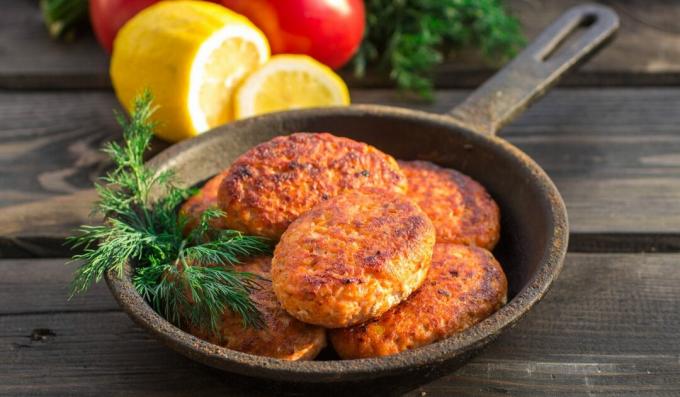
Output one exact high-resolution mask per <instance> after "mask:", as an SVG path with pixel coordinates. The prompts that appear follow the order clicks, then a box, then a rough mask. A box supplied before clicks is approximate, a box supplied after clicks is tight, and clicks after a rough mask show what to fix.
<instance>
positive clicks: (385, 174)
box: [218, 133, 406, 239]
mask: <svg viewBox="0 0 680 397" xmlns="http://www.w3.org/2000/svg"><path fill="white" fill-rule="evenodd" d="M360 187H377V188H384V189H386V190H390V191H394V192H399V193H404V192H405V191H406V178H405V177H404V175H403V174H402V172H401V170H400V169H399V166H398V165H397V162H396V160H394V158H392V157H391V156H388V155H387V154H385V153H383V152H381V151H379V150H378V149H376V148H374V147H373V146H370V145H367V144H365V143H360V142H356V141H353V140H351V139H347V138H340V137H336V136H333V135H331V134H328V133H295V134H292V135H288V136H280V137H276V138H274V139H272V140H270V141H267V142H264V143H262V144H259V145H257V146H255V147H254V148H252V149H250V150H249V151H248V152H246V153H245V154H243V155H242V156H241V157H239V158H238V159H237V160H236V161H235V162H234V163H233V164H232V165H231V167H230V168H229V173H228V175H227V176H226V178H225V179H224V181H223V182H222V184H221V186H220V189H219V193H218V197H219V201H220V206H221V207H222V209H223V210H224V211H225V212H226V213H227V215H228V216H227V219H226V224H227V227H228V228H231V229H235V230H240V231H242V232H244V233H246V234H251V235H258V236H265V237H269V238H272V239H278V238H279V237H280V236H281V234H282V233H283V232H284V231H285V230H286V228H287V227H288V225H290V223H291V222H292V221H294V220H295V219H296V218H297V217H298V216H300V215H301V214H302V213H304V212H306V211H307V210H309V209H311V208H312V207H313V206H315V205H316V204H318V203H319V202H321V201H324V200H328V199H329V198H331V197H334V196H336V195H338V194H340V193H342V192H345V191H349V190H352V189H356V188H360Z"/></svg>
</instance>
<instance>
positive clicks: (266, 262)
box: [190, 256, 326, 360]
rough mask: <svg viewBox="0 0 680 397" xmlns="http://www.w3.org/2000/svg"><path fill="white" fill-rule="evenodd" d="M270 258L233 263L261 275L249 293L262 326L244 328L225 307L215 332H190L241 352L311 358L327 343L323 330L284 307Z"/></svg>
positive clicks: (241, 322)
mask: <svg viewBox="0 0 680 397" xmlns="http://www.w3.org/2000/svg"><path fill="white" fill-rule="evenodd" d="M271 259H272V258H271V257H270V256H262V257H257V258H252V259H250V260H248V261H247V262H245V263H243V264H239V265H236V266H235V267H236V270H239V271H244V272H250V273H254V274H257V275H259V276H261V277H263V278H264V280H260V281H258V283H259V284H260V286H261V288H260V289H259V290H256V291H254V292H253V293H252V294H251V298H252V300H253V302H254V303H255V304H256V305H257V307H258V309H259V310H260V313H261V314H262V319H263V321H264V326H263V327H262V328H260V329H258V328H254V327H247V328H244V327H243V321H242V318H241V316H240V315H239V314H236V313H234V312H232V311H231V310H226V311H225V312H224V314H223V315H222V318H221V321H220V323H219V333H218V334H214V333H206V332H205V331H202V330H199V329H197V328H192V329H190V332H191V333H192V334H194V335H196V336H198V337H199V338H202V339H205V340H208V341H210V342H212V343H214V344H217V345H220V346H224V347H226V348H228V349H232V350H237V351H240V352H244V353H250V354H255V355H258V356H268V357H274V358H280V359H283V360H312V359H314V357H316V355H317V354H318V353H319V351H321V349H322V348H323V347H324V346H326V330H324V329H323V328H321V327H317V326H314V325H310V324H305V323H303V322H301V321H298V320H296V319H294V318H293V317H291V316H290V315H289V314H288V313H287V312H286V311H285V310H283V308H282V307H281V305H280V304H279V302H278V301H277V300H276V296H275V295H274V291H272V287H271V281H269V279H270V277H271V275H270V271H271Z"/></svg>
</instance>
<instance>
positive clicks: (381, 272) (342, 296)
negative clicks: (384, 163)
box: [272, 189, 435, 328]
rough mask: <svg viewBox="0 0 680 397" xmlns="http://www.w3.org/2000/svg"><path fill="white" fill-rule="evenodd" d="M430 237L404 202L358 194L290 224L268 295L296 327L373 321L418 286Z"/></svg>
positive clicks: (373, 192) (428, 226) (381, 194)
mask: <svg viewBox="0 0 680 397" xmlns="http://www.w3.org/2000/svg"><path fill="white" fill-rule="evenodd" d="M434 240H435V232H434V227H433V226H432V223H431V222H430V220H429V219H428V218H427V216H426V215H425V213H423V211H422V210H421V209H420V208H418V206H417V205H416V204H415V203H413V202H412V201H410V200H408V199H407V198H406V197H405V196H403V195H401V194H398V193H393V192H389V191H386V190H382V189H361V190H355V191H351V192H348V193H345V194H342V195H339V196H336V197H334V198H332V199H330V200H328V201H325V202H322V203H321V204H319V205H317V206H316V207H314V208H313V209H311V210H310V211H308V212H307V213H305V214H303V215H302V216H301V217H299V218H298V219H297V220H296V221H295V222H293V223H292V224H291V225H290V227H289V228H288V230H286V232H285V233H284V234H283V236H282V237H281V241H280V242H279V244H278V245H277V246H276V249H275V251H274V259H273V261H272V282H273V287H274V292H275V293H276V296H277V298H278V299H279V301H280V302H281V304H282V305H283V307H284V308H285V309H286V310H287V311H288V312H289V313H290V314H291V315H292V316H294V317H296V318H298V319H300V320H301V321H304V322H307V323H311V324H318V325H322V326H324V327H328V328H338V327H345V326H349V325H353V324H358V323H361V322H364V321H366V320H369V319H371V318H373V317H376V316H379V315H380V314H382V313H384V312H385V311H387V310H389V309H390V308H391V307H393V306H395V305H396V304H398V303H399V302H401V301H402V300H404V299H406V297H408V296H409V295H410V294H411V292H413V291H414V290H415V289H416V288H418V287H419V286H420V284H421V283H422V281H423V279H424V278H425V274H426V273H427V269H428V268H429V265H430V260H431V257H432V249H433V246H434Z"/></svg>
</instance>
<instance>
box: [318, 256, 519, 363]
mask: <svg viewBox="0 0 680 397" xmlns="http://www.w3.org/2000/svg"><path fill="white" fill-rule="evenodd" d="M507 289H508V284H507V280H506V278H505V274H504V273H503V269H502V268H501V266H500V265H499V264H498V262H497V261H496V259H494V257H493V255H492V254H491V253H490V252H489V251H487V250H485V249H483V248H479V247H474V246H466V245H459V244H446V243H437V244H436V245H435V247H434V255H433V256H432V265H431V266H430V271H429V273H428V275H427V278H426V279H425V282H424V283H423V285H422V287H420V288H419V289H418V290H417V291H416V292H414V293H413V294H412V295H411V296H410V297H409V298H408V299H407V300H406V301H404V302H403V303H401V304H400V305H398V306H396V307H395V308H393V309H391V310H390V311H388V312H387V313H385V314H383V315H382V316H381V317H379V318H377V319H374V320H372V321H369V322H367V323H365V324H361V325H357V326H354V327H350V328H342V329H335V330H331V331H330V334H329V336H330V340H331V343H332V344H333V347H334V348H335V350H336V351H337V353H338V354H339V355H340V357H342V358H344V359H352V358H366V357H376V356H387V355H391V354H396V353H399V352H401V351H404V350H408V349H414V348H417V347H419V346H424V345H427V344H430V343H433V342H436V341H438V340H442V339H445V338H448V337H450V336H451V335H453V334H455V333H457V332H460V331H463V330H464V329H466V328H468V327H470V326H472V325H474V324H476V323H477V322H479V321H481V320H483V319H484V318H486V317H488V316H489V315H491V314H492V313H493V312H495V311H496V310H498V309H499V308H500V307H501V306H503V305H504V304H505V302H506V299H507V298H506V297H507Z"/></svg>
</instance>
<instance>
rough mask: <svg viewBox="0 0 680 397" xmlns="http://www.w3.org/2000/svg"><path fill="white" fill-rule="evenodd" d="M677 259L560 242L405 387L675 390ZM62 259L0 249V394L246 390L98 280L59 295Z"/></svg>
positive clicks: (679, 381)
mask: <svg viewBox="0 0 680 397" xmlns="http://www.w3.org/2000/svg"><path fill="white" fill-rule="evenodd" d="M678 263H680V255H678V254H654V255H640V254H635V255H634V254H619V255H612V254H570V255H568V257H567V263H566V265H565V269H564V271H563V273H562V275H561V276H560V278H559V279H558V281H557V282H556V284H555V286H554V288H553V290H552V291H551V292H550V293H549V294H548V296H547V297H546V299H545V300H544V301H543V302H541V303H540V304H539V305H538V306H537V307H536V308H535V309H534V310H533V311H532V312H531V313H530V314H529V315H528V316H527V318H526V319H524V320H523V321H522V322H520V324H519V325H518V326H517V327H516V328H514V329H512V330H510V331H509V332H507V333H506V334H504V335H503V336H501V337H500V338H499V340H498V341H496V342H495V343H494V344H492V345H491V346H490V347H489V348H488V349H487V350H485V351H484V352H482V353H481V354H480V355H479V356H477V357H476V358H474V359H473V360H472V361H471V362H470V363H469V364H468V365H466V366H465V367H463V368H462V369H461V370H459V371H457V372H455V373H453V374H451V375H448V376H446V377H444V378H442V379H439V380H437V381H435V382H433V383H431V384H429V385H426V386H424V387H422V388H420V389H418V390H416V391H414V392H413V393H411V394H410V395H412V396H421V395H422V393H423V392H424V393H426V395H427V396H451V395H457V396H458V395H461V396H489V395H514V396H533V395H535V396H542V395H551V396H570V395H586V394H593V395H595V394H596V395H612V396H614V395H617V396H622V395H624V396H642V395H655V396H671V395H677V394H678V393H680V332H678V330H680V312H679V311H678V310H677V307H678V305H680V266H678ZM64 270H65V268H64V266H63V260H59V259H55V260H42V261H35V260H27V261H16V260H15V261H9V260H4V261H0V357H3V360H0V395H27V394H30V395H36V396H37V395H55V394H69V395H73V396H80V395H90V394H92V393H94V392H95V391H97V394H101V395H130V394H139V393H141V392H143V393H144V394H145V395H150V396H156V395H159V396H160V395H188V394H191V395H207V394H208V393H215V392H220V393H221V394H223V395H225V394H227V395H253V394H252V393H253V392H254V391H253V390H252V389H245V388H242V387H236V386H234V385H232V384H231V381H230V378H229V376H228V375H223V374H219V373H217V372H215V371H212V370H209V369H207V368H205V367H203V366H201V365H198V364H195V363H192V362H191V361H189V360H187V359H184V358H183V357H180V356H179V355H177V354H175V353H173V352H172V351H170V350H169V349H166V348H164V347H162V346H161V345H160V344H159V343H158V342H156V341H155V340H153V339H151V338H150V337H149V336H147V334H146V333H145V332H143V331H142V330H141V329H139V328H138V327H137V326H135V325H133V323H132V322H131V321H130V320H129V319H128V318H127V317H126V315H125V314H124V313H122V312H119V311H116V310H115V303H114V302H113V299H112V298H111V297H110V296H108V294H107V293H106V290H105V288H103V287H102V288H95V289H94V290H93V292H92V293H91V295H88V296H86V297H85V299H78V300H74V301H71V302H70V303H66V302H65V297H64V295H63V294H64V292H65V289H66V283H67V280H68V275H67V272H65V271H64ZM17 273H24V274H17ZM7 280H9V281H7ZM8 288H9V290H8ZM5 291H8V292H5ZM8 299H9V300H8Z"/></svg>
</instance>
